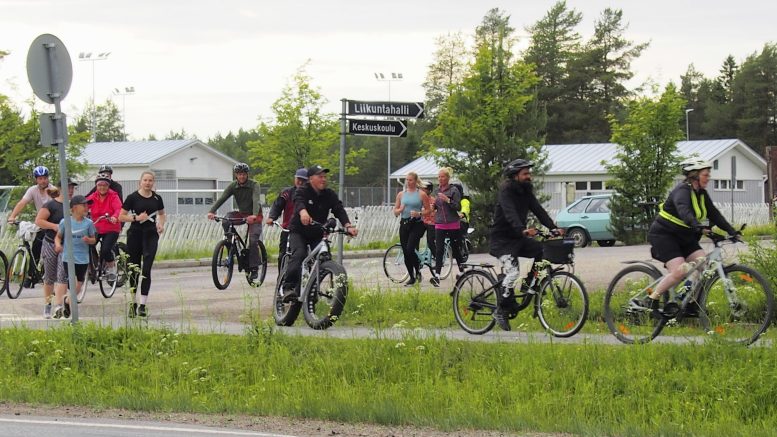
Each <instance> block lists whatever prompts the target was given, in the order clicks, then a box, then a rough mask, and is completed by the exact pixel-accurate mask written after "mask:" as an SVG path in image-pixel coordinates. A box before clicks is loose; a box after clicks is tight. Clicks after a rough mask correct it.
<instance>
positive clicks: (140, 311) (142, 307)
mask: <svg viewBox="0 0 777 437" xmlns="http://www.w3.org/2000/svg"><path fill="white" fill-rule="evenodd" d="M138 317H148V313H147V312H146V306H145V305H143V304H140V305H138Z"/></svg>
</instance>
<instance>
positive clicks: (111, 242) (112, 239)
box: [100, 232, 119, 281]
mask: <svg viewBox="0 0 777 437" xmlns="http://www.w3.org/2000/svg"><path fill="white" fill-rule="evenodd" d="M117 241H119V233H118V232H109V233H107V234H102V235H101V242H100V259H101V260H102V262H103V263H105V273H106V274H107V275H108V276H109V278H108V280H109V281H115V280H116V260H115V259H114V258H115V256H114V255H115V254H114V251H113V249H114V248H115V247H116V242H117Z"/></svg>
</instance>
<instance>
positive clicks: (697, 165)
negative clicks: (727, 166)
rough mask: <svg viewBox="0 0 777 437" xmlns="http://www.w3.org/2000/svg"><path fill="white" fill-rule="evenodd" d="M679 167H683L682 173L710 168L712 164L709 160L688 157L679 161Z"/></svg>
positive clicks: (686, 173)
mask: <svg viewBox="0 0 777 437" xmlns="http://www.w3.org/2000/svg"><path fill="white" fill-rule="evenodd" d="M680 167H681V168H682V169H683V174H684V175H686V176H687V175H688V173H690V172H692V171H696V170H704V169H705V168H712V164H711V163H710V162H709V161H705V160H703V159H701V158H690V159H686V160H685V161H683V162H681V163H680Z"/></svg>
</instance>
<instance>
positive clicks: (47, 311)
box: [43, 303, 51, 319]
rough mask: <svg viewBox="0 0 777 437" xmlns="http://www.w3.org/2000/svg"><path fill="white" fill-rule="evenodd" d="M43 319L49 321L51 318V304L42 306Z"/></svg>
mask: <svg viewBox="0 0 777 437" xmlns="http://www.w3.org/2000/svg"><path fill="white" fill-rule="evenodd" d="M43 318H44V319H50V318H51V304H50V303H47V304H46V305H43Z"/></svg>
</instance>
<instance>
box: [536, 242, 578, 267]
mask: <svg viewBox="0 0 777 437" xmlns="http://www.w3.org/2000/svg"><path fill="white" fill-rule="evenodd" d="M574 251H575V240H572V239H556V240H545V241H543V242H542V252H543V255H542V258H543V259H545V260H547V261H549V262H550V263H551V264H571V263H572V261H573V260H574V258H575V254H574Z"/></svg>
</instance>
